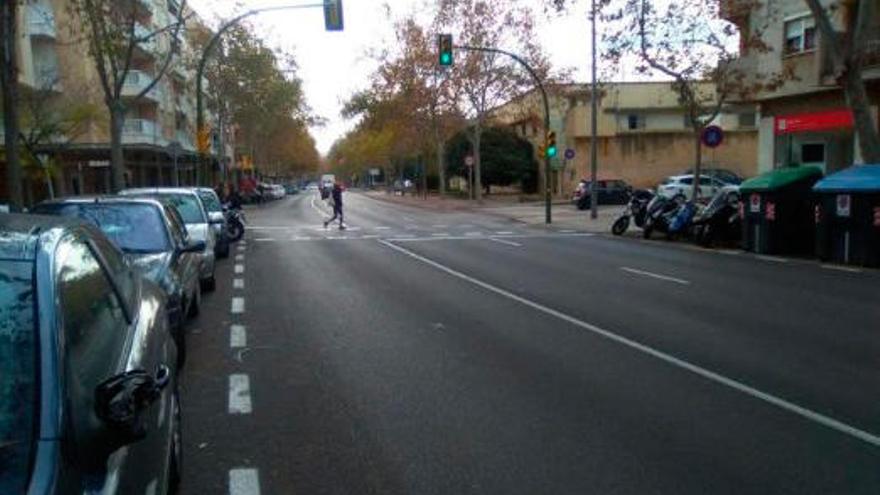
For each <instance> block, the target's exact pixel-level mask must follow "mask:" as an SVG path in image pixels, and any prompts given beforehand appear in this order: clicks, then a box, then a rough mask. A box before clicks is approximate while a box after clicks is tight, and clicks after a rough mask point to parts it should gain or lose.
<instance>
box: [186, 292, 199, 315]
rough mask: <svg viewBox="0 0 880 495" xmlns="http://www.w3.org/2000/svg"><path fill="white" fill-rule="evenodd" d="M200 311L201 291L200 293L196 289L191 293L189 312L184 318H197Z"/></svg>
mask: <svg viewBox="0 0 880 495" xmlns="http://www.w3.org/2000/svg"><path fill="white" fill-rule="evenodd" d="M201 311H202V291H200V290H199V289H198V288H196V290H195V291H193V295H192V302H191V303H189V311H188V312H187V314H186V316H188V317H189V318H195V317H196V316H199V313H200V312H201Z"/></svg>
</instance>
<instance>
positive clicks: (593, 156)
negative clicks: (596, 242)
mask: <svg viewBox="0 0 880 495" xmlns="http://www.w3.org/2000/svg"><path fill="white" fill-rule="evenodd" d="M590 24H591V26H592V33H591V35H592V38H593V42H592V47H591V48H592V52H593V64H592V65H593V68H592V72H593V74H592V83H591V89H590V105H591V108H592V109H591V111H590V218H591V219H593V220H595V219H596V218H597V217H598V216H599V212H598V206H599V198H598V194H599V188H598V187H597V184H596V176H597V175H598V174H597V169H598V168H599V164H598V163H597V162H598V160H599V150H598V147H597V146H596V138H597V134H598V130H597V128H598V116H597V115H596V114H597V112H598V111H599V98H598V94H597V93H598V87H597V86H598V84H597V83H596V0H593V1H592V6H591V10H590Z"/></svg>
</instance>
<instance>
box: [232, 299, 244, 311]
mask: <svg viewBox="0 0 880 495" xmlns="http://www.w3.org/2000/svg"><path fill="white" fill-rule="evenodd" d="M231 311H232V314H234V315H240V314H242V313H244V298H243V297H233V298H232V307H231Z"/></svg>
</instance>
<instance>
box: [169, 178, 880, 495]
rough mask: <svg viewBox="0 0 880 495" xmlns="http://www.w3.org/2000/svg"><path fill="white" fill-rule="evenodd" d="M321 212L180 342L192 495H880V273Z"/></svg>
mask: <svg viewBox="0 0 880 495" xmlns="http://www.w3.org/2000/svg"><path fill="white" fill-rule="evenodd" d="M314 199H315V198H314V196H313V195H312V194H311V193H306V194H301V195H299V196H296V197H294V198H289V199H286V200H283V201H280V202H276V203H272V204H269V205H266V206H264V207H262V208H260V209H259V210H250V211H249V212H248V215H249V221H250V225H249V231H248V234H247V237H246V241H245V242H244V243H243V244H242V245H241V246H240V247H238V248H237V249H236V250H234V251H233V253H234V255H237V256H239V258H238V259H230V260H229V262H226V263H223V264H221V266H220V268H219V272H218V290H217V292H216V294H213V295H211V296H209V297H206V298H205V299H204V306H203V314H202V316H201V317H200V318H199V319H198V320H197V321H196V322H195V323H194V324H193V325H192V327H191V328H190V334H189V349H190V351H189V357H188V364H187V368H186V369H185V370H184V376H183V406H184V425H185V431H184V437H185V443H186V446H185V450H184V454H185V475H184V484H183V493H184V494H187V495H189V494H198V495H202V494H206V493H210V494H214V493H218V494H219V493H231V494H234V495H239V494H254V493H263V494H325V493H326V494H371V493H376V494H379V493H381V494H397V493H407V494H435V493H436V494H467V493H491V494H494V493H499V494H502V493H503V494H545V493H546V494H551V493H552V494H566V493H572V494H584V493H597V494H606V493H608V494H611V493H614V494H618V493H620V494H654V493H658V494H660V493H662V494H687V493H694V494H707V493H712V494H723V493H736V494H744V493H755V494H783V493H792V494H809V493H816V494H844V493H845V494H857V493H865V494H877V493H880V400H878V390H880V365H878V357H880V290H878V288H880V274H878V273H877V272H873V271H862V272H848V271H841V270H835V269H831V268H828V267H823V266H820V265H819V264H816V263H812V262H801V261H797V260H786V259H780V258H760V257H754V256H751V255H747V254H742V253H737V252H731V251H721V252H706V251H702V250H696V249H689V248H686V247H683V246H681V245H671V244H669V243H666V242H664V241H655V242H644V241H641V240H633V239H615V238H610V237H606V236H601V235H588V234H582V233H578V232H571V231H559V230H556V229H553V228H549V229H548V228H533V227H525V226H523V225H520V224H516V223H512V222H510V221H507V220H503V219H499V218H495V217H491V216H484V215H478V214H471V213H440V212H432V211H426V210H422V209H418V208H411V207H404V206H400V205H391V204H387V203H384V202H382V201H377V200H375V199H371V198H367V197H364V196H362V195H358V194H355V193H351V194H347V196H346V201H347V203H346V212H347V214H348V215H349V216H348V217H347V223H348V225H349V227H350V228H349V230H347V231H344V232H340V231H338V230H335V229H332V228H331V229H328V230H324V229H323V228H322V226H321V219H322V217H321V215H322V213H321V205H320V202H315V201H314ZM236 265H238V266H239V267H236ZM236 271H238V272H239V273H236ZM236 279H238V280H240V282H235V280H236ZM236 283H238V284H239V285H238V286H237V288H236V286H234V284H236Z"/></svg>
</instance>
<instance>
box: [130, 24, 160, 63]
mask: <svg viewBox="0 0 880 495" xmlns="http://www.w3.org/2000/svg"><path fill="white" fill-rule="evenodd" d="M154 34H155V33H154V31H153V30H152V29H150V28H149V27H147V26H144V25H143V24H141V23H137V24H135V26H134V36H135V38H136V39H137V40H138V44H137V48H138V49H139V50H140V51H141V52H143V53H146V54H148V55H151V56H152V55H153V54H154V53H155V52H156V39H157V38H158V36H155V35H154ZM147 38H149V39H147ZM142 40H145V41H142Z"/></svg>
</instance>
